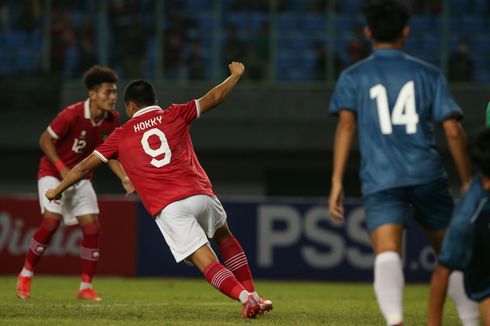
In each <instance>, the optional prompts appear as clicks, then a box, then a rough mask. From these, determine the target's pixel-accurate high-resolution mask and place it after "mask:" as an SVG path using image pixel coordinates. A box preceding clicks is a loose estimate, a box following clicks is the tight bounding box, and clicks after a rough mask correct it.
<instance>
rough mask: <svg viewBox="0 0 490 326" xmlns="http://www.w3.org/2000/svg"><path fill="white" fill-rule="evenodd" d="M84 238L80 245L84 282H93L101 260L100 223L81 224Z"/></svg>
mask: <svg viewBox="0 0 490 326" xmlns="http://www.w3.org/2000/svg"><path fill="white" fill-rule="evenodd" d="M81 228H82V233H83V239H82V242H81V245H80V259H81V269H82V282H86V283H92V278H93V276H94V274H95V267H96V266H97V262H98V260H99V233H100V223H99V221H95V222H93V223H90V224H87V225H83V226H81Z"/></svg>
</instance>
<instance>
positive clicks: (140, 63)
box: [121, 10, 148, 79]
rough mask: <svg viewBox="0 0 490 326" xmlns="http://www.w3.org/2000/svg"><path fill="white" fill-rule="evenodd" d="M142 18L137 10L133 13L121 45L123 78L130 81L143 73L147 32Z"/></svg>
mask: <svg viewBox="0 0 490 326" xmlns="http://www.w3.org/2000/svg"><path fill="white" fill-rule="evenodd" d="M142 16H143V15H142V13H141V12H140V11H139V10H136V11H133V13H132V15H131V19H130V22H129V26H128V30H127V33H125V34H124V38H123V40H122V44H121V48H122V61H123V62H122V63H123V67H124V76H125V77H127V78H130V79H136V78H141V76H143V74H144V72H145V62H146V60H145V59H146V50H147V47H148V31H146V29H145V26H144V25H143V19H142Z"/></svg>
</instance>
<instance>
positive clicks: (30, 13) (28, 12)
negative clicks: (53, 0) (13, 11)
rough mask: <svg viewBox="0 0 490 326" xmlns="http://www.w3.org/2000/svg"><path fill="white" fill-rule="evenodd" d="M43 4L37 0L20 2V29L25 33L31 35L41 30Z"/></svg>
mask: <svg viewBox="0 0 490 326" xmlns="http://www.w3.org/2000/svg"><path fill="white" fill-rule="evenodd" d="M41 4H42V2H41V1H37V0H28V1H19V6H20V7H19V23H20V25H19V27H20V29H21V30H22V31H23V32H26V33H28V34H31V33H32V32H34V31H35V30H37V29H39V27H40V21H41V15H42V8H41ZM36 27H37V28H36Z"/></svg>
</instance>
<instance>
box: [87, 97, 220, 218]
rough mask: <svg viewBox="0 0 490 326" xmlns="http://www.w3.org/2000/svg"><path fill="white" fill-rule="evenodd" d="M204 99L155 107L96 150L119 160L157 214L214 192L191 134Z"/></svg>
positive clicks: (136, 116) (105, 157)
mask: <svg viewBox="0 0 490 326" xmlns="http://www.w3.org/2000/svg"><path fill="white" fill-rule="evenodd" d="M198 117H199V101H198V100H193V101H190V102H188V103H186V104H173V105H171V106H170V107H168V108H167V109H165V110H162V109H161V108H160V107H158V106H149V107H146V108H143V109H141V110H139V111H137V112H136V113H135V114H134V115H133V117H132V118H131V119H130V120H129V121H128V122H126V123H125V124H124V125H122V126H121V127H119V128H117V129H116V130H115V131H114V132H113V133H112V134H111V135H110V136H109V137H108V138H107V140H106V141H105V142H104V143H103V144H102V145H100V146H99V147H98V148H97V149H96V150H95V151H94V154H95V155H97V156H98V157H99V158H100V159H101V160H103V161H104V162H107V160H109V159H117V160H119V162H120V163H121V164H122V166H123V168H124V170H125V171H126V174H127V175H128V177H129V179H130V180H131V182H132V183H133V185H134V187H135V189H136V192H137V193H138V196H139V197H140V199H141V201H142V202H143V205H144V206H145V208H146V209H147V210H148V212H150V214H151V215H152V216H156V215H157V214H158V213H159V212H160V211H161V210H162V209H163V208H165V206H167V205H168V204H170V203H172V202H174V201H177V200H180V199H184V198H187V197H190V196H194V195H210V196H213V195H214V192H213V189H212V186H211V182H210V181H209V178H208V176H207V175H206V172H204V169H203V168H202V167H201V164H199V161H198V160H197V157H196V153H195V152H194V147H193V146H192V141H191V137H190V127H191V122H192V120H194V119H196V118H198Z"/></svg>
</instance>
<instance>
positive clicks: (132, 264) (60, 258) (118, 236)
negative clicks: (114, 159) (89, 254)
mask: <svg viewBox="0 0 490 326" xmlns="http://www.w3.org/2000/svg"><path fill="white" fill-rule="evenodd" d="M136 207H137V205H136V202H134V201H133V200H125V199H124V198H121V197H119V196H118V197H112V196H100V197H99V208H100V223H101V225H102V231H101V235H100V255H101V257H100V260H99V263H98V265H97V275H120V276H134V275H135V273H136V237H137V229H136V228H137V223H136V222H137V221H136V219H137V216H136V214H137V209H136ZM40 223H41V213H40V208H39V203H38V199H37V197H36V196H19V197H16V196H12V197H0V274H17V273H19V271H20V270H21V268H22V264H23V262H24V257H25V254H26V252H27V249H28V248H29V243H30V240H31V238H32V235H33V233H34V232H35V231H36V229H37V227H38V226H39V224H40ZM81 238H82V233H81V231H80V228H79V227H78V226H69V227H65V226H63V224H62V225H61V226H60V228H59V229H58V231H57V232H56V234H55V235H54V236H53V238H52V239H51V243H50V245H49V247H48V250H47V251H46V252H45V254H44V257H43V258H42V259H41V262H40V263H39V266H38V267H37V268H36V271H35V272H36V274H42V273H43V274H79V273H80V258H79V254H80V250H79V245H80V240H81Z"/></svg>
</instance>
